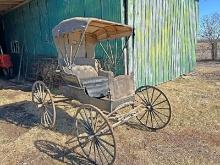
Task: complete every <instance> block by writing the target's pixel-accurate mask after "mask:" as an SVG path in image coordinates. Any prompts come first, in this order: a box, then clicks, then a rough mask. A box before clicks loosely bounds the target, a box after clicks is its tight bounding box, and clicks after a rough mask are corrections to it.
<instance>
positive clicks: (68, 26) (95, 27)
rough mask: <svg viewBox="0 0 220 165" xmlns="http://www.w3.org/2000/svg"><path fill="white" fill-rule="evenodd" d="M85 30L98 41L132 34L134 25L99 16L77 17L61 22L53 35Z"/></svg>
mask: <svg viewBox="0 0 220 165" xmlns="http://www.w3.org/2000/svg"><path fill="white" fill-rule="evenodd" d="M80 31H81V32H82V31H84V33H85V35H89V36H91V37H94V38H95V39H96V40H97V41H102V40H107V39H116V38H120V37H126V36H130V35H131V34H132V31H133V29H132V27H130V26H128V25H125V24H120V23H116V22H110V21H106V20H101V19H97V18H84V17H75V18H71V19H67V20H64V21H62V22H61V23H59V24H58V25H57V26H56V27H55V28H54V29H53V36H54V37H60V36H63V35H65V34H66V35H68V34H69V33H77V32H80Z"/></svg>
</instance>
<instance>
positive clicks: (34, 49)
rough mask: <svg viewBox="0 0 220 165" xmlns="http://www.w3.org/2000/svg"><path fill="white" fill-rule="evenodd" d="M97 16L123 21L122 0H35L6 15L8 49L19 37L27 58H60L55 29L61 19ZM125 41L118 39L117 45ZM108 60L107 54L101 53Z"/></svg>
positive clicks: (119, 69)
mask: <svg viewBox="0 0 220 165" xmlns="http://www.w3.org/2000/svg"><path fill="white" fill-rule="evenodd" d="M77 16H80V17H84V16H85V17H96V18H103V19H107V20H110V21H115V22H121V1H119V0H65V1H63V0H32V1H31V2H30V3H27V4H25V5H24V6H22V7H20V8H17V9H16V10H14V11H12V12H10V13H8V14H6V15H4V17H3V20H4V25H5V34H6V35H5V36H6V45H7V48H8V52H10V42H11V41H13V40H17V41H19V42H20V43H21V45H25V46H24V58H23V59H24V60H25V59H26V58H27V57H28V58H29V59H33V60H34V59H35V57H37V56H44V57H56V56H57V52H56V49H55V45H54V42H53V38H52V29H53V27H54V26H56V25H57V24H58V23H59V22H60V21H62V20H64V19H68V18H72V17H77ZM116 46H118V47H121V41H117V42H116V41H114V47H116ZM97 57H98V58H99V59H101V60H104V54H103V53H102V54H97ZM123 66H124V63H123V58H122V59H119V61H118V64H117V67H116V74H122V73H123V72H124V67H123Z"/></svg>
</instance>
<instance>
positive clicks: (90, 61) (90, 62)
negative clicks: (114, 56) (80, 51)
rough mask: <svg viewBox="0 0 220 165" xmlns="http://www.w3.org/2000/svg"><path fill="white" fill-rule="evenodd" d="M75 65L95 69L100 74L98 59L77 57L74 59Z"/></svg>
mask: <svg viewBox="0 0 220 165" xmlns="http://www.w3.org/2000/svg"><path fill="white" fill-rule="evenodd" d="M74 64H76V65H89V66H92V67H93V68H95V70H96V71H97V72H98V65H99V64H98V62H97V60H96V59H93V58H85V57H76V58H75V59H74Z"/></svg>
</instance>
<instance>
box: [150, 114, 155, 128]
mask: <svg viewBox="0 0 220 165" xmlns="http://www.w3.org/2000/svg"><path fill="white" fill-rule="evenodd" d="M150 120H151V126H152V128H154V124H153V118H152V114H151V112H150Z"/></svg>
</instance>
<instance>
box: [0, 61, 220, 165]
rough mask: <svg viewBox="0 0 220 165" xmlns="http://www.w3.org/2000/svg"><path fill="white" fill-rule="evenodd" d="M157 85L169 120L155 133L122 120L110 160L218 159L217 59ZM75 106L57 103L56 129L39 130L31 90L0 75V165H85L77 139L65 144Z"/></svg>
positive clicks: (134, 164) (138, 163) (121, 163)
mask: <svg viewBox="0 0 220 165" xmlns="http://www.w3.org/2000/svg"><path fill="white" fill-rule="evenodd" d="M158 87H159V88H160V89H162V90H163V91H164V92H165V93H166V95H167V96H168V98H169V100H170V102H171V105H172V119H171V121H170V123H169V124H168V126H167V127H166V128H164V129H162V130H159V131H156V132H150V131H146V130H145V129H143V128H142V127H134V126H132V125H126V124H125V125H123V126H120V127H118V128H116V129H115V131H114V133H115V137H116V143H117V158H116V162H115V164H117V165H125V164H130V165H142V164H143V165H146V164H155V165H156V164H196V165H197V164H198V165H200V164H220V63H218V62H215V63H214V62H206V63H198V65H197V68H196V70H195V72H193V73H191V74H189V75H186V76H183V77H181V78H178V79H176V80H175V81H170V82H167V83H164V84H162V85H160V86H158ZM76 108H77V106H76V104H73V105H72V106H67V105H65V104H64V105H63V106H62V105H61V104H59V105H57V109H58V110H57V113H58V114H57V116H58V117H57V118H58V119H57V124H56V128H55V129H54V130H48V129H44V128H42V127H41V126H39V118H38V117H37V116H36V114H35V111H34V109H35V108H34V106H33V105H32V103H31V92H28V91H27V92H25V91H24V90H20V89H16V87H13V85H12V84H10V83H8V82H6V81H3V80H0V164H1V165H14V164H16V165H51V164H57V165H63V164H89V161H88V160H86V159H85V158H84V157H83V156H82V154H81V151H80V148H79V146H78V145H77V143H74V144H71V145H72V146H68V145H66V144H65V141H66V140H67V139H68V138H69V137H71V135H72V136H75V135H74V133H73V134H71V130H72V128H73V123H74V118H73V116H74V113H75V111H76ZM70 147H74V149H73V150H69V148H70Z"/></svg>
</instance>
